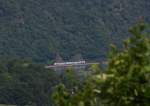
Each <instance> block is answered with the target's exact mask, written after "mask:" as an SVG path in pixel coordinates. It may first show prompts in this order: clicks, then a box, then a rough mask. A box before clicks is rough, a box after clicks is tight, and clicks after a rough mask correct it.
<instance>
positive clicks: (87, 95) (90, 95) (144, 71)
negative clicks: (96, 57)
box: [54, 21, 150, 106]
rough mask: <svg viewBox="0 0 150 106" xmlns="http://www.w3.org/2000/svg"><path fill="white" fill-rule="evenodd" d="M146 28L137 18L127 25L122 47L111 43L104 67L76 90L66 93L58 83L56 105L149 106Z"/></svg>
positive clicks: (149, 48)
mask: <svg viewBox="0 0 150 106" xmlns="http://www.w3.org/2000/svg"><path fill="white" fill-rule="evenodd" d="M146 27H147V25H146V24H145V23H144V22H143V21H140V22H138V23H137V24H136V25H134V26H133V27H131V28H129V32H131V33H132V34H133V36H132V37H130V38H128V39H127V40H125V41H124V48H123V49H122V50H117V48H116V47H115V46H114V45H112V51H111V52H110V57H109V59H108V66H107V68H106V70H105V71H103V73H96V74H94V75H91V76H90V77H89V78H88V79H87V80H86V81H85V83H84V84H83V86H82V87H81V88H80V89H77V90H76V91H74V92H73V93H69V92H68V89H66V88H65V86H64V85H63V84H61V86H58V87H57V89H56V91H55V92H54V94H55V95H57V96H55V97H57V98H54V101H55V103H56V106H149V104H150V40H149V38H147V37H146V34H145V32H143V31H144V30H145V28H146ZM93 68H95V69H97V68H96V67H95V66H93ZM62 93H63V94H62Z"/></svg>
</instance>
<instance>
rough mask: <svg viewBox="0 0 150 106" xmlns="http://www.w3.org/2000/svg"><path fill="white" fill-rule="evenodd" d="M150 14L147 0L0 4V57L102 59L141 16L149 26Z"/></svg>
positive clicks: (32, 0) (11, 0) (3, 0)
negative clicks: (77, 56)
mask: <svg viewBox="0 0 150 106" xmlns="http://www.w3.org/2000/svg"><path fill="white" fill-rule="evenodd" d="M149 10H150V2H149V0H0V55H1V56H6V57H9V56H13V57H15V56H16V57H18V56H19V57H27V58H31V59H33V60H34V62H44V63H46V62H49V61H51V60H54V59H55V56H56V54H60V55H61V56H62V57H63V58H64V59H70V57H71V56H73V55H75V54H82V56H83V57H84V58H85V59H90V60H95V59H100V60H102V59H103V58H104V56H105V54H106V51H107V50H108V47H109V44H110V43H111V42H113V43H116V44H117V45H120V42H121V41H122V39H124V38H126V37H127V35H128V34H127V28H128V26H129V25H131V24H132V23H134V22H135V20H136V19H137V18H138V17H139V16H144V17H145V19H146V21H148V22H150V18H149V17H150V14H149Z"/></svg>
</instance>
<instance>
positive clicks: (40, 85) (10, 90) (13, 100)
mask: <svg viewBox="0 0 150 106" xmlns="http://www.w3.org/2000/svg"><path fill="white" fill-rule="evenodd" d="M58 81H59V78H58V76H57V75H56V74H55V73H53V72H52V71H51V70H46V69H44V66H43V65H38V64H33V63H32V62H31V61H29V60H24V59H9V60H8V59H7V60H6V59H4V60H2V59H1V60H0V103H2V104H15V105H17V106H18V105H19V106H25V105H27V106H49V105H52V104H51V98H50V95H49V94H51V92H52V87H53V86H54V85H55V84H56V83H57V82H58ZM4 106H5V105H4Z"/></svg>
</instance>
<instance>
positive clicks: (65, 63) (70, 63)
mask: <svg viewBox="0 0 150 106" xmlns="http://www.w3.org/2000/svg"><path fill="white" fill-rule="evenodd" d="M85 63H86V62H85V61H77V62H63V63H54V65H78V64H85Z"/></svg>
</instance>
